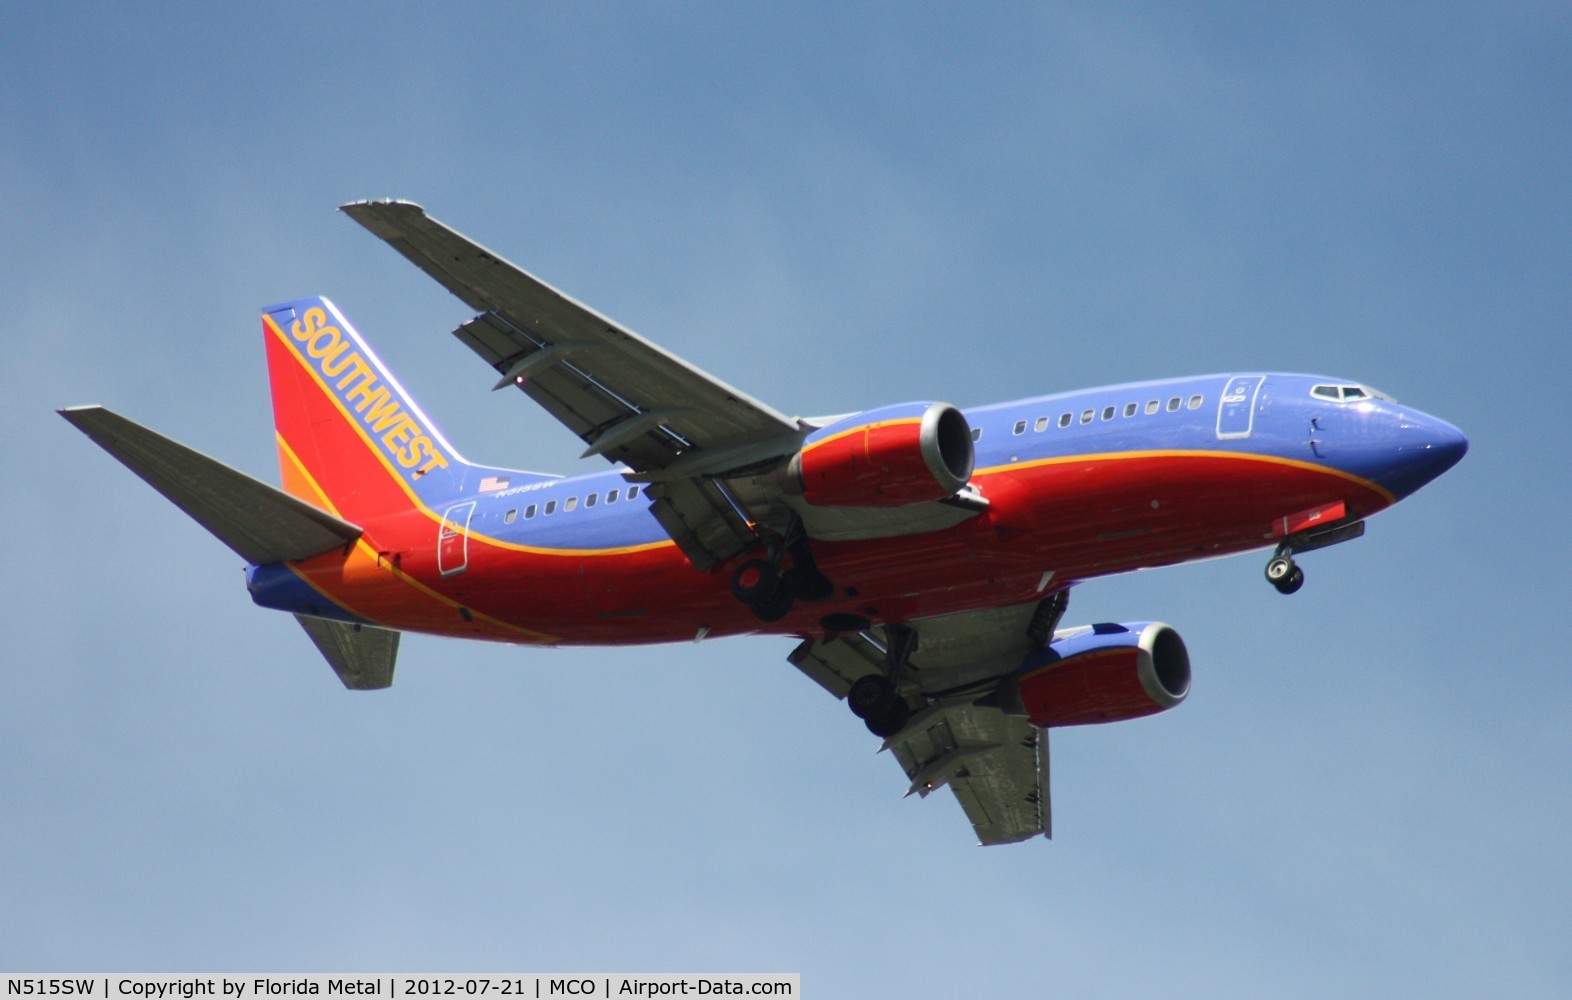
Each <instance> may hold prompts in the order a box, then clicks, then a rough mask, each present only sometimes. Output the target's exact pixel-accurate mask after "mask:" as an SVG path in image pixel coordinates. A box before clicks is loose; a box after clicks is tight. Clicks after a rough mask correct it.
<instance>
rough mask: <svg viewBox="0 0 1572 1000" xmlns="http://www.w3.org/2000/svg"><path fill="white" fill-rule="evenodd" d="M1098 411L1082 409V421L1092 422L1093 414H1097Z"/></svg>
mask: <svg viewBox="0 0 1572 1000" xmlns="http://www.w3.org/2000/svg"><path fill="white" fill-rule="evenodd" d="M1096 412H1097V411H1096V410H1082V411H1081V423H1083V424H1089V423H1091V422H1092V416H1093V415H1094V414H1096Z"/></svg>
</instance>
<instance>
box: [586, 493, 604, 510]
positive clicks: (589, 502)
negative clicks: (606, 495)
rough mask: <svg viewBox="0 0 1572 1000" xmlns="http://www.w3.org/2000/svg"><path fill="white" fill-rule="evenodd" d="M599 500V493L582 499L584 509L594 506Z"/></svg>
mask: <svg viewBox="0 0 1572 1000" xmlns="http://www.w3.org/2000/svg"><path fill="white" fill-rule="evenodd" d="M599 499H600V494H599V493H591V494H590V495H589V496H587V497H585V498H584V506H586V507H593V506H595V501H596V500H599Z"/></svg>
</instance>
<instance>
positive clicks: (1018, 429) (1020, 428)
mask: <svg viewBox="0 0 1572 1000" xmlns="http://www.w3.org/2000/svg"><path fill="white" fill-rule="evenodd" d="M1025 431H1026V421H1024V420H1017V421H1016V422H1015V430H1013V431H1011V432H1010V433H1012V434H1022V433H1025Z"/></svg>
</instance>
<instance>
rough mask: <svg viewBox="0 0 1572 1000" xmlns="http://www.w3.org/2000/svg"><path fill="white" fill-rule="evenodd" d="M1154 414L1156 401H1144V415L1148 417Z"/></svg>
mask: <svg viewBox="0 0 1572 1000" xmlns="http://www.w3.org/2000/svg"><path fill="white" fill-rule="evenodd" d="M1156 412H1157V400H1155V399H1148V400H1147V401H1146V413H1147V415H1148V416H1150V415H1151V414H1153V413H1156Z"/></svg>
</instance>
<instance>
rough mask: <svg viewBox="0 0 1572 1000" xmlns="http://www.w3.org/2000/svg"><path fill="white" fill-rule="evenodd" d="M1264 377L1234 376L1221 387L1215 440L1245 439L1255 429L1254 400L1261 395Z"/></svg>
mask: <svg viewBox="0 0 1572 1000" xmlns="http://www.w3.org/2000/svg"><path fill="white" fill-rule="evenodd" d="M1265 381H1266V376H1265V375H1235V376H1234V377H1233V378H1231V379H1229V380H1228V384H1227V385H1226V386H1224V387H1223V398H1222V400H1221V401H1220V402H1219V403H1218V404H1217V438H1218V440H1219V441H1226V440H1228V439H1229V438H1247V437H1249V436H1250V432H1251V431H1252V430H1253V429H1254V428H1255V400H1256V397H1257V396H1259V395H1260V394H1261V383H1263V382H1265Z"/></svg>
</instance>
